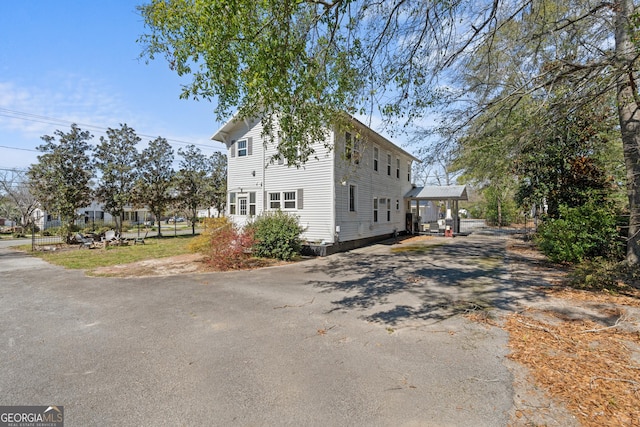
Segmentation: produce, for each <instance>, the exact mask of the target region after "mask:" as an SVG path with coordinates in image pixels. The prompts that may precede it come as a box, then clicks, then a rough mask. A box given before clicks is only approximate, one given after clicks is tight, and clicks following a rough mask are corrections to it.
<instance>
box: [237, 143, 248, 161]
mask: <svg viewBox="0 0 640 427" xmlns="http://www.w3.org/2000/svg"><path fill="white" fill-rule="evenodd" d="M237 144H238V157H244V156H246V155H247V140H246V139H242V140H240V141H238V143H237Z"/></svg>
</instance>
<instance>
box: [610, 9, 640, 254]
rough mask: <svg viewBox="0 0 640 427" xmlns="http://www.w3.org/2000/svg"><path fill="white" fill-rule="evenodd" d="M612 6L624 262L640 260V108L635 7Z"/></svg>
mask: <svg viewBox="0 0 640 427" xmlns="http://www.w3.org/2000/svg"><path fill="white" fill-rule="evenodd" d="M614 7H615V12H616V22H615V25H616V38H615V41H616V55H617V59H618V64H619V65H618V66H619V70H618V72H619V75H618V78H617V82H616V86H617V99H616V100H617V104H618V116H619V119H620V130H621V133H622V146H623V150H624V161H625V167H626V171H627V195H628V197H629V233H628V240H627V262H629V263H630V264H637V263H638V262H639V261H640V242H639V236H638V233H639V232H640V110H639V105H638V88H637V86H636V76H635V68H634V59H635V50H634V45H633V43H632V42H631V37H630V34H629V31H630V29H631V28H632V26H631V24H630V21H629V18H630V16H631V15H632V14H633V10H634V7H633V0H617V1H616V3H615V6H614Z"/></svg>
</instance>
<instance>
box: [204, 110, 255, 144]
mask: <svg viewBox="0 0 640 427" xmlns="http://www.w3.org/2000/svg"><path fill="white" fill-rule="evenodd" d="M240 123H244V124H245V125H247V126H248V120H246V119H244V120H243V119H241V118H240V116H239V115H238V113H235V114H234V115H233V117H231V118H230V119H229V120H228V121H227V122H226V123H225V124H224V125H222V127H221V128H220V129H218V130H217V131H216V133H214V134H213V135H212V136H211V139H212V140H214V141H219V142H222V143H224V144H227V145H228V144H229V140H228V137H229V134H230V133H231V132H233V130H234V129H235V127H236V126H238V124H240Z"/></svg>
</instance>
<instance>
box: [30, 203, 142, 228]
mask: <svg viewBox="0 0 640 427" xmlns="http://www.w3.org/2000/svg"><path fill="white" fill-rule="evenodd" d="M32 217H33V218H34V222H35V224H36V226H37V227H38V228H40V229H41V230H46V229H47V228H51V227H59V226H60V225H61V222H60V218H59V217H58V216H56V215H54V214H51V213H49V212H47V211H45V210H43V209H40V208H38V209H35V210H34V212H33V214H32ZM151 218H152V215H151V213H150V212H149V210H148V209H146V208H133V207H125V209H124V215H123V221H127V222H130V223H143V222H145V221H147V220H149V219H151ZM114 222H115V221H114V219H113V217H112V216H111V215H110V214H109V213H108V212H105V211H104V207H103V206H102V204H100V203H98V202H95V201H94V202H91V204H90V205H89V206H85V207H83V208H80V209H78V210H77V211H76V225H79V226H81V227H88V226H91V225H94V224H96V223H98V224H107V225H111V224H113V223H114Z"/></svg>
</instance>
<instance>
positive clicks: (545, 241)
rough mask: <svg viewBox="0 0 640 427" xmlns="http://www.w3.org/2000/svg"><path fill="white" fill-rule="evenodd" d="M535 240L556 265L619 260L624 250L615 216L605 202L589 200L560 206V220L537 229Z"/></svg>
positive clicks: (545, 223)
mask: <svg viewBox="0 0 640 427" xmlns="http://www.w3.org/2000/svg"><path fill="white" fill-rule="evenodd" d="M536 241H537V243H538V246H539V247H540V249H541V250H542V252H543V253H544V254H545V255H546V256H547V257H548V258H549V259H550V260H551V261H553V262H569V263H579V262H582V261H584V260H586V259H594V258H596V257H603V258H606V259H617V258H619V257H620V256H621V255H622V250H623V246H622V239H620V234H619V231H618V227H617V216H616V213H615V212H614V210H613V209H612V208H611V207H610V206H609V205H608V204H607V203H604V202H594V201H589V202H587V203H585V204H584V205H582V206H579V207H575V208H569V207H567V206H565V205H561V206H560V207H559V217H558V218H550V219H547V220H545V221H544V223H543V224H542V225H541V226H540V227H539V228H538V233H537V236H536Z"/></svg>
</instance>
